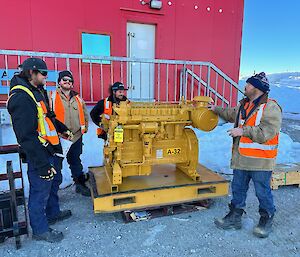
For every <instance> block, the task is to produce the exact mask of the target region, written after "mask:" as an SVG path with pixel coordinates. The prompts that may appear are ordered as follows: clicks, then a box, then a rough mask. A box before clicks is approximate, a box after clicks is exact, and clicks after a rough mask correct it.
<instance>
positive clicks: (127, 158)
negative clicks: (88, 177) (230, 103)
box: [102, 96, 218, 192]
mask: <svg viewBox="0 0 300 257" xmlns="http://www.w3.org/2000/svg"><path fill="white" fill-rule="evenodd" d="M211 101H212V99H211V98H210V97H205V96H197V97H195V98H194V99H193V100H192V101H184V100H181V101H180V103H177V104H171V103H144V102H143V103H141V102H132V103H128V102H121V103H120V105H118V106H114V107H113V110H114V114H113V115H112V116H111V117H110V120H109V121H107V123H104V127H106V128H107V132H108V139H107V142H106V144H105V146H104V157H105V169H106V173H107V175H108V177H109V180H110V183H111V185H112V191H115V192H116V191H118V185H120V184H122V180H123V178H126V177H130V176H147V175H150V174H151V171H152V167H153V165H160V164H175V165H176V167H177V168H178V169H179V170H181V171H182V172H184V173H185V174H186V175H188V176H189V177H190V178H192V179H193V180H194V181H201V178H200V175H199V173H198V172H197V166H198V139H197V137H196V135H195V133H194V131H193V130H192V129H191V128H189V126H192V127H194V128H198V129H200V130H203V131H210V130H213V129H214V128H215V127H216V126H217V123H218V116H217V115H215V114H214V113H213V112H212V111H210V110H208V109H207V104H208V103H209V102H211ZM102 120H104V119H102Z"/></svg>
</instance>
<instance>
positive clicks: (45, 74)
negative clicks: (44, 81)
mask: <svg viewBox="0 0 300 257" xmlns="http://www.w3.org/2000/svg"><path fill="white" fill-rule="evenodd" d="M37 72H39V73H41V74H42V75H43V76H44V77H46V76H47V75H48V71H47V70H37Z"/></svg>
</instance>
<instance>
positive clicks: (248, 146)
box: [239, 99, 279, 159]
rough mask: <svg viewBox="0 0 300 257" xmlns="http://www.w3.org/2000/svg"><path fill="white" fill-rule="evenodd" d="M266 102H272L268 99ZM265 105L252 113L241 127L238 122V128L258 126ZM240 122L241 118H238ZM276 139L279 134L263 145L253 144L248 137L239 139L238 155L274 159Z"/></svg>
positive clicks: (276, 148)
mask: <svg viewBox="0 0 300 257" xmlns="http://www.w3.org/2000/svg"><path fill="white" fill-rule="evenodd" d="M268 101H274V100H271V99H269V100H268ZM265 108H266V104H261V105H260V106H259V109H258V111H257V112H256V113H254V114H253V115H252V116H251V117H250V118H249V119H248V120H247V121H246V122H245V123H244V124H243V125H241V122H239V124H240V127H243V126H258V125H259V124H260V121H261V118H262V116H263V112H264V110H265ZM240 120H241V116H240ZM278 139H279V134H277V135H275V136H274V137H273V138H272V139H270V140H268V141H267V142H265V143H263V144H259V143H256V142H253V141H252V140H251V139H250V138H248V137H243V136H242V137H241V138H240V142H239V153H240V154H241V155H243V156H247V157H252V158H266V159H273V158H276V156H277V153H278Z"/></svg>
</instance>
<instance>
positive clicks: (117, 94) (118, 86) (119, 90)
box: [90, 82, 128, 140]
mask: <svg viewBox="0 0 300 257" xmlns="http://www.w3.org/2000/svg"><path fill="white" fill-rule="evenodd" d="M125 90H127V89H125V87H124V85H123V84H122V83H121V82H115V83H114V84H113V85H112V86H111V87H110V89H109V91H110V96H109V97H107V98H105V99H102V100H100V101H99V102H98V103H97V104H96V105H95V106H94V108H93V109H92V110H91V113H90V115H91V118H92V121H93V122H94V123H95V124H96V125H97V126H99V129H98V130H97V135H98V137H99V138H102V139H104V140H106V139H107V134H106V131H104V129H103V128H102V126H101V121H102V117H101V115H102V114H104V117H105V118H106V119H109V117H110V115H111V114H112V105H113V104H114V103H116V104H119V103H120V102H121V101H126V100H128V99H127V97H126V96H125V95H124V93H125Z"/></svg>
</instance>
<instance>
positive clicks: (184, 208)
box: [122, 199, 213, 223]
mask: <svg viewBox="0 0 300 257" xmlns="http://www.w3.org/2000/svg"><path fill="white" fill-rule="evenodd" d="M212 202H213V201H212V200H211V199H207V200H201V201H197V202H192V203H184V204H176V205H167V206H161V207H155V208H151V209H141V210H134V211H130V210H128V211H123V212H122V216H123V220H124V222H125V223H128V222H136V221H143V220H149V219H153V218H158V217H163V216H171V215H176V214H180V213H187V212H194V211H199V210H203V209H207V208H209V207H210V206H211V204H212Z"/></svg>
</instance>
